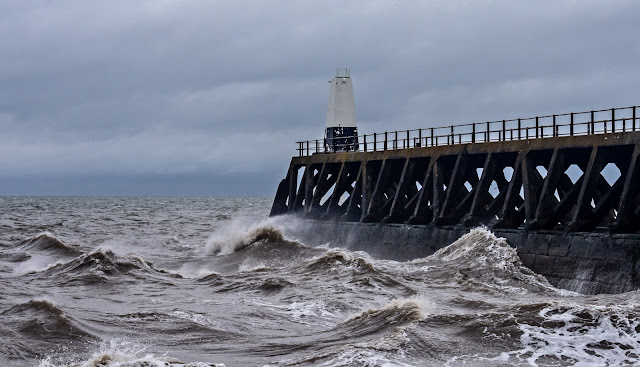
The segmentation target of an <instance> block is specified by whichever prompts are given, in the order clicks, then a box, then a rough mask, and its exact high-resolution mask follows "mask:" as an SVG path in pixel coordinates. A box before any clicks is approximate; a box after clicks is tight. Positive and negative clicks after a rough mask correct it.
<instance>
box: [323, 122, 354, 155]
mask: <svg viewBox="0 0 640 367" xmlns="http://www.w3.org/2000/svg"><path fill="white" fill-rule="evenodd" d="M357 150H358V128H357V127H328V128H327V130H326V131H325V151H327V152H355V151H357Z"/></svg>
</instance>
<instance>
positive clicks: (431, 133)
mask: <svg viewBox="0 0 640 367" xmlns="http://www.w3.org/2000/svg"><path fill="white" fill-rule="evenodd" d="M431 146H433V128H431Z"/></svg>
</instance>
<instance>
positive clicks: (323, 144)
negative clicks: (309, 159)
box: [322, 138, 327, 153]
mask: <svg viewBox="0 0 640 367" xmlns="http://www.w3.org/2000/svg"><path fill="white" fill-rule="evenodd" d="M322 146H323V147H324V148H323V149H322V150H323V151H324V152H325V153H326V152H327V138H324V139H322Z"/></svg>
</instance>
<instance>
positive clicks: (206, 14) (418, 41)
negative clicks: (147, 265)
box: [0, 0, 640, 195]
mask: <svg viewBox="0 0 640 367" xmlns="http://www.w3.org/2000/svg"><path fill="white" fill-rule="evenodd" d="M639 15H640V3H638V2H636V1H631V0H628V1H625V0H622V1H617V2H615V3H612V2H602V1H590V0H586V1H569V0H566V1H536V2H513V1H506V0H505V1H486V2H472V1H415V2H412V1H402V2H400V1H367V2H361V1H341V2H338V1H329V2H314V1H291V2H283V1H28V2H25V1H4V2H2V3H0V45H1V49H2V52H0V170H1V172H0V194H10V193H15V192H18V193H21V192H24V193H44V194H46V193H47V186H46V182H47V181H48V180H49V179H51V178H52V177H54V176H55V177H56V179H57V180H58V181H59V182H63V181H64V180H63V178H64V177H68V178H69V184H68V185H67V186H64V185H63V184H62V183H61V184H60V186H61V187H63V186H64V187H67V191H64V190H63V189H60V190H58V191H55V192H56V193H58V192H62V193H67V194H73V193H74V192H76V191H77V192H82V193H85V192H88V191H87V190H86V189H80V188H79V186H78V185H81V183H82V182H85V181H86V177H90V176H92V175H93V176H95V177H105V176H109V175H112V176H114V177H115V176H117V177H123V179H122V180H123V181H124V182H126V178H127V177H131V178H132V182H133V181H135V180H134V179H133V178H134V177H141V176H145V177H151V176H153V177H154V179H153V180H152V179H149V180H147V181H148V182H151V183H150V185H152V184H153V182H154V180H155V181H157V182H159V183H160V182H161V181H162V180H163V178H166V179H167V180H168V178H169V177H172V178H171V180H170V181H171V182H178V181H179V180H177V179H175V177H187V178H185V180H188V177H189V175H192V176H194V177H195V176H197V177H200V179H202V180H204V181H203V182H205V181H207V180H209V179H211V180H212V181H216V177H218V178H220V177H222V176H224V179H219V180H218V181H219V182H220V184H219V185H217V186H215V187H212V189H211V191H209V192H208V193H209V194H229V193H232V194H242V193H243V192H240V191H238V190H236V189H234V187H242V188H243V189H246V187H247V185H246V183H244V184H243V185H235V184H234V183H233V182H234V179H233V178H234V177H237V180H247V177H253V178H254V180H255V182H254V183H253V184H254V185H255V186H256V187H260V189H255V190H250V191H251V192H252V193H253V192H255V193H261V194H265V195H269V194H270V193H271V192H272V191H273V190H274V189H275V186H276V184H277V178H278V177H279V176H282V175H284V172H285V170H286V167H287V165H288V163H289V158H290V156H291V155H293V154H295V144H294V142H295V141H296V140H303V139H315V138H318V137H321V136H322V129H323V126H324V124H323V123H324V114H325V109H326V102H327V93H328V85H327V83H326V81H327V80H328V79H330V78H331V77H332V76H333V73H334V72H335V69H336V68H338V67H349V68H351V70H352V74H351V75H352V78H353V79H354V89H355V98H356V111H357V117H358V123H359V127H360V131H361V132H365V133H371V132H374V131H384V130H396V129H407V128H418V127H429V126H433V125H439V124H451V123H464V122H472V121H485V120H488V119H491V120H493V119H502V118H512V117H520V116H521V117H526V116H532V115H537V114H548V113H556V112H557V113H561V112H570V111H579V110H588V109H592V108H606V107H614V106H620V107H622V106H630V105H636V104H638V92H637V90H638V88H637V81H638V80H640V66H639V65H640V63H639V62H638V61H639V60H640V47H639V44H638V42H637V35H638V34H640V23H639V22H638V21H637V20H638V18H639ZM60 177H62V178H60ZM83 177H84V178H83ZM202 177H204V178H202ZM207 177H208V178H207ZM80 178H82V179H80ZM3 180H4V181H3ZM147 181H144V182H145V183H146V182H147ZM3 182H5V184H4V185H3ZM6 182H10V183H8V184H7V183H6ZM21 182H23V183H24V182H28V183H29V185H23V186H24V187H29V188H30V189H29V190H30V191H21V190H18V189H16V187H20V186H21ZM65 182H66V181H65ZM74 182H75V183H74ZM39 183H41V184H39ZM74 185H75V186H74ZM176 185H179V182H178V183H176ZM165 186H166V185H165ZM38 187H39V189H38ZM91 187H94V186H91ZM96 187H97V186H96ZM174 187H177V186H174ZM74 188H78V190H76V191H74ZM101 190H102V189H100V188H99V187H98V188H96V191H95V192H96V193H101V192H109V193H112V192H113V191H110V190H102V191H101ZM119 190H120V191H118V192H122V193H127V190H126V184H125V185H122V188H121V189H119ZM136 192H139V191H136ZM149 192H150V193H154V191H153V190H150V191H149ZM162 192H163V193H169V194H171V193H172V192H175V193H182V191H180V190H177V191H171V189H167V190H165V191H162ZM201 192H202V191H198V193H201Z"/></svg>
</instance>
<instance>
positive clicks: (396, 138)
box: [393, 130, 398, 149]
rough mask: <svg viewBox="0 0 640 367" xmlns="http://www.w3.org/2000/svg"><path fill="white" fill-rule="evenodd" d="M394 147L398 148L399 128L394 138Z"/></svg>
mask: <svg viewBox="0 0 640 367" xmlns="http://www.w3.org/2000/svg"><path fill="white" fill-rule="evenodd" d="M393 149H398V130H396V131H395V135H394V139H393Z"/></svg>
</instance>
